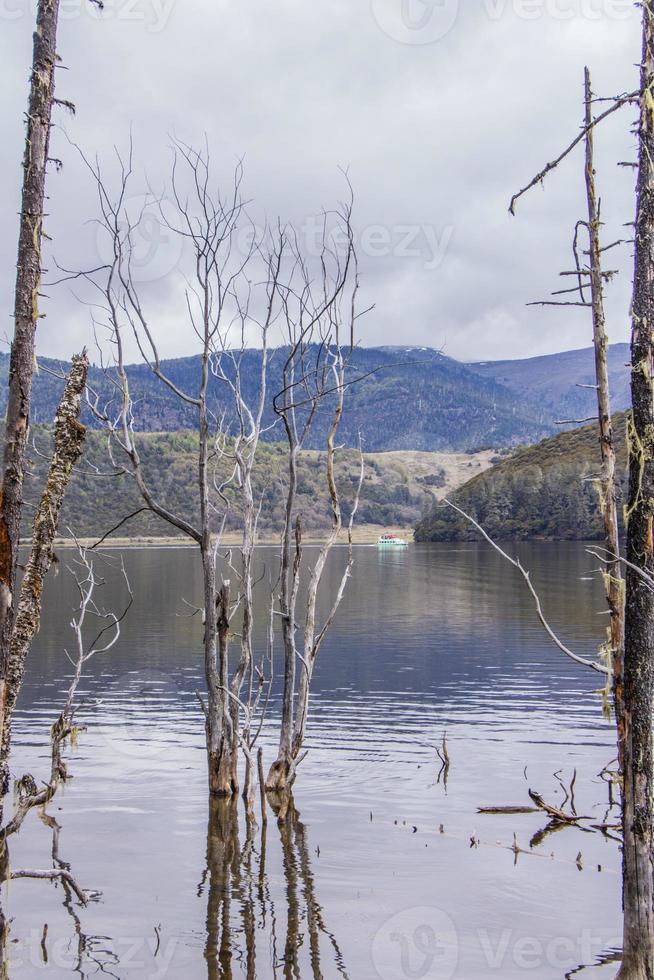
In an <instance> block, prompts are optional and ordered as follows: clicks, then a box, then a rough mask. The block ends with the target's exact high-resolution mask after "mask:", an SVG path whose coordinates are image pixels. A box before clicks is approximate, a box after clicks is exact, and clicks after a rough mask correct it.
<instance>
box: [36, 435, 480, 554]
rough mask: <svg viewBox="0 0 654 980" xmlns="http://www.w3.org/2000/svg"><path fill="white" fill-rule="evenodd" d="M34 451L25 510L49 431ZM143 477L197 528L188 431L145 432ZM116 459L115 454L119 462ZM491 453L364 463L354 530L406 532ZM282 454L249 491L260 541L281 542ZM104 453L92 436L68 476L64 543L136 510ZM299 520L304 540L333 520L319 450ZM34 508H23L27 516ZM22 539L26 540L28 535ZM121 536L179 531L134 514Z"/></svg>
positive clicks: (304, 459)
mask: <svg viewBox="0 0 654 980" xmlns="http://www.w3.org/2000/svg"><path fill="white" fill-rule="evenodd" d="M34 441H35V443H36V447H37V449H38V452H34V451H32V453H31V458H30V468H29V480H28V486H27V498H28V501H29V503H30V504H31V505H33V504H34V503H35V502H36V493H37V491H39V490H40V488H41V487H42V486H43V481H44V477H45V473H46V468H47V465H48V462H47V459H46V458H45V456H46V455H47V454H48V452H49V449H50V445H51V429H50V428H49V427H45V426H37V427H35V431H34ZM138 445H139V454H140V456H141V459H142V463H143V470H144V473H145V475H146V478H147V480H148V482H149V485H150V486H151V488H152V490H153V492H154V494H155V496H156V497H157V498H158V499H159V500H161V501H162V502H163V503H165V504H166V506H167V507H168V508H169V509H170V510H173V511H175V512H176V513H178V514H182V515H183V516H184V517H185V518H187V519H189V520H191V521H197V517H198V500H197V485H196V484H197V481H196V474H197V436H196V435H195V433H192V432H167V433H144V434H141V435H140V436H139V437H138ZM117 458H118V459H119V458H120V457H119V454H117ZM491 458H492V454H491V453H481V454H477V455H469V454H458V455H456V454H455V455H449V454H448V455H444V454H439V453H420V452H418V453H416V452H412V453H400V452H398V453H378V454H366V456H365V472H364V481H363V488H362V494H361V500H360V504H359V511H358V515H357V524H358V525H359V524H366V525H377V526H379V527H402V528H410V527H412V526H413V525H415V523H416V521H418V520H419V518H420V517H421V515H422V513H423V512H424V511H425V509H426V508H427V507H428V506H429V505H430V504H431V501H432V499H433V494H437V493H442V492H445V490H446V489H448V488H452V487H453V486H457V485H460V484H461V483H462V482H464V481H465V480H466V479H467V475H468V474H471V473H475V472H479V470H480V469H481V468H484V467H488V466H489V465H490V460H491ZM287 464H288V460H287V456H286V455H285V449H284V447H283V446H282V445H281V444H277V443H267V444H263V445H262V446H261V447H260V450H259V454H258V457H257V462H256V465H255V472H254V484H255V490H256V493H257V495H258V496H259V497H260V499H261V516H260V522H259V527H260V531H261V534H262V535H263V536H267V537H272V536H275V535H277V534H279V532H280V529H281V527H282V522H283V507H284V497H283V494H284V488H285V486H286V466H287ZM359 466H360V458H359V454H358V452H357V451H355V450H345V451H343V452H342V453H340V454H339V457H338V464H337V474H338V476H339V483H340V485H341V488H342V493H343V511H344V513H345V515H346V518H347V516H349V513H350V507H351V503H352V500H353V499H354V494H355V489H356V485H357V482H358V479H359ZM114 474H115V470H114V469H113V468H112V466H111V464H110V462H109V459H108V456H107V447H106V435H105V434H104V433H101V432H98V431H89V432H88V433H87V438H86V449H85V453H84V457H83V459H82V460H81V462H80V463H79V465H78V466H77V468H76V469H75V470H74V471H73V477H72V480H71V483H70V486H69V489H68V493H67V496H66V500H65V503H64V509H63V514H62V519H61V522H60V529H61V534H62V535H63V536H66V535H67V534H68V531H67V529H68V528H70V529H71V530H72V531H73V532H74V533H75V534H76V535H77V536H81V537H100V536H101V535H103V534H104V533H105V532H106V531H108V530H109V529H110V528H112V527H113V526H114V525H116V524H117V523H118V522H119V521H120V520H122V519H123V518H125V517H127V516H128V515H129V514H132V513H133V512H134V511H137V510H139V508H141V507H142V506H143V501H142V500H141V498H140V496H139V495H138V493H137V491H136V490H135V487H134V482H133V479H132V477H131V476H129V475H127V474H122V475H114ZM232 501H233V510H232V513H231V515H230V518H229V520H228V522H227V527H228V528H229V529H234V528H237V527H239V526H240V525H239V508H238V499H237V497H235V496H234V495H232ZM298 511H299V512H301V514H302V521H303V525H304V527H305V529H306V530H307V532H311V531H312V530H321V529H323V528H325V527H327V526H328V525H329V520H330V511H329V501H328V497H327V488H326V481H325V457H324V454H323V453H320V452H317V451H307V452H304V453H303V454H302V455H301V457H300V480H299V493H298ZM31 513H32V507H31V506H30V507H29V516H30V517H31ZM24 533H25V534H27V533H29V528H28V527H26V528H25V531H24ZM119 534H120V536H123V537H141V536H147V537H150V536H151V537H162V536H163V537H165V536H170V535H174V534H175V530H174V529H173V528H171V527H170V526H169V525H168V524H166V523H165V522H164V521H161V520H160V519H158V518H156V517H155V516H154V515H152V514H148V513H139V514H138V515H137V516H136V517H134V518H133V519H131V520H130V521H128V522H127V523H125V524H124V525H123V527H121V529H120V531H119Z"/></svg>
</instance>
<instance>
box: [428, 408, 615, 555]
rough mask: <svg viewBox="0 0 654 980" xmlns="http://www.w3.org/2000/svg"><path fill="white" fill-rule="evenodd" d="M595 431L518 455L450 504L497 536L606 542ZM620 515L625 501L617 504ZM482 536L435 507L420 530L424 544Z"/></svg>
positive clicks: (571, 434) (445, 508)
mask: <svg viewBox="0 0 654 980" xmlns="http://www.w3.org/2000/svg"><path fill="white" fill-rule="evenodd" d="M625 419H626V415H625V414H624V413H622V414H619V415H616V417H615V441H616V450H617V462H618V465H617V476H618V479H619V482H620V491H621V495H622V496H624V493H625V491H626V468H627V450H626V443H625ZM598 470H599V447H598V436H597V426H596V425H590V426H586V427H584V428H582V429H576V430H574V431H571V432H564V433H562V434H561V435H559V436H555V437H554V438H552V439H545V440H543V441H542V442H540V443H538V444H537V445H535V446H530V447H528V448H527V449H522V450H519V451H518V452H517V453H515V454H514V455H513V456H512V457H511V458H510V459H507V460H505V461H504V462H501V463H499V464H498V465H497V466H494V467H493V468H492V469H489V470H487V471H486V472H485V473H482V474H481V475H479V476H477V477H475V478H474V479H472V480H470V481H469V482H468V483H466V484H464V485H463V486H462V487H460V488H459V489H458V490H457V491H456V492H455V493H454V494H453V495H452V500H453V501H454V502H455V503H456V504H458V506H459V507H461V508H462V509H463V510H465V511H466V512H467V513H469V514H470V515H471V516H472V517H474V518H475V519H476V520H477V521H479V522H480V523H481V524H482V525H483V527H484V528H485V529H486V531H487V532H488V533H489V534H490V535H491V536H492V537H496V538H539V537H540V538H552V539H554V538H556V539H573V538H577V539H584V538H585V539H592V538H600V537H602V527H601V516H600V512H599V500H598V493H597V487H596V484H595V482H594V481H593V478H594V477H595V476H596V475H597V473H598ZM618 504H619V507H618V512H619V513H621V510H622V508H621V501H620V500H619V501H618ZM475 537H478V533H477V532H476V531H475V530H474V529H473V528H471V527H470V524H468V523H467V522H466V521H465V520H464V519H463V518H462V517H460V516H459V515H458V514H457V513H456V511H454V510H452V508H450V507H448V506H447V505H446V504H437V505H436V506H434V507H433V508H432V510H431V512H430V513H429V515H428V516H427V517H426V518H425V519H424V520H422V521H421V522H420V523H419V524H418V526H417V528H416V539H417V540H419V541H446V540H451V539H469V538H470V539H472V538H475Z"/></svg>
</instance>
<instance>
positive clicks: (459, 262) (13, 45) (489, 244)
mask: <svg viewBox="0 0 654 980" xmlns="http://www.w3.org/2000/svg"><path fill="white" fill-rule="evenodd" d="M32 29H33V0H0V35H1V36H0V57H1V59H2V61H1V63H2V66H3V68H2V70H3V75H4V78H3V86H2V103H1V111H2V119H1V124H2V133H3V140H2V142H1V143H0V168H1V171H2V172H1V175H0V214H1V217H2V226H1V227H2V239H1V242H2V244H1V248H2V253H1V256H0V258H1V260H2V261H1V262H0V270H1V271H0V309H1V311H2V315H3V320H4V323H5V328H4V330H3V336H4V335H5V334H9V332H10V329H11V319H10V312H11V308H12V303H13V277H14V267H15V250H16V234H17V218H16V213H17V210H18V202H19V188H20V177H21V172H20V159H21V155H22V149H23V113H24V110H25V105H26V98H27V83H28V74H29V63H30V57H31V32H32ZM59 51H60V54H61V57H62V59H63V63H64V65H65V66H66V68H67V69H68V70H66V71H60V72H59V73H58V95H59V96H60V97H61V98H67V99H71V100H72V101H74V102H75V104H76V106H77V115H76V117H75V118H71V117H70V116H66V115H65V114H64V113H63V112H62V111H61V110H58V112H57V122H58V126H59V127H61V128H63V130H65V132H66V133H67V135H68V138H69V139H70V140H73V141H74V142H75V143H77V144H79V146H80V147H81V148H82V149H83V150H84V151H85V152H86V153H87V154H89V155H94V154H96V153H97V154H98V155H99V156H100V158H101V159H109V155H110V154H111V151H112V147H113V146H114V145H118V146H121V147H125V146H126V143H127V140H128V137H129V132H130V127H131V129H132V133H133V138H134V146H135V156H136V162H137V166H136V170H137V175H136V179H135V182H134V186H133V191H134V192H135V193H144V192H145V191H146V189H147V180H149V181H150V184H151V186H152V187H153V188H155V189H156V190H157V192H162V193H164V194H165V181H166V173H167V170H168V167H169V163H170V149H169V147H170V137H171V135H175V136H177V137H179V138H181V139H183V140H186V141H187V142H190V143H196V144H197V143H199V142H201V141H202V140H203V138H204V134H206V135H207V138H208V141H209V145H210V148H211V151H212V155H213V158H214V160H215V161H216V164H217V170H218V171H219V172H220V173H222V174H228V173H229V172H230V170H231V169H232V168H233V166H234V164H235V161H236V160H237V159H238V158H239V157H241V156H243V157H244V160H245V187H246V191H247V196H248V197H249V198H251V199H252V200H253V201H254V207H255V208H256V209H257V213H258V214H260V215H264V214H265V215H266V216H267V217H268V218H276V217H277V216H280V217H281V218H282V219H284V220H291V221H293V222H295V223H297V224H298V225H299V226H302V225H303V224H305V223H306V222H307V220H309V219H310V216H311V215H313V214H315V213H316V212H318V211H319V210H320V209H321V208H323V207H330V206H332V205H333V204H334V203H335V202H336V201H337V200H338V199H339V197H342V196H343V191H344V187H343V177H342V175H341V173H340V172H339V168H340V167H346V168H348V171H349V176H350V180H351V182H352V184H353V186H354V190H355V194H356V205H355V226H356V233H357V240H358V244H359V253H360V260H361V272H362V286H363V292H364V297H363V301H364V302H365V303H366V304H367V303H375V310H374V311H373V313H371V314H370V315H368V317H367V318H366V320H365V323H364V324H363V325H362V329H361V339H362V341H363V342H364V343H365V344H382V343H383V344H392V343H403V344H416V345H429V346H433V347H439V348H442V349H443V350H444V351H445V353H447V354H450V355H452V356H453V357H457V358H460V359H463V360H465V359H473V358H474V359H477V358H479V359H490V358H504V357H525V356H529V355H532V354H538V353H548V352H552V351H556V350H562V349H569V348H574V347H581V346H587V345H588V344H589V343H590V323H589V319H588V313H587V311H586V310H583V309H579V310H577V309H574V308H570V309H567V310H549V309H545V310H542V309H534V308H531V309H527V308H526V307H525V303H526V302H528V301H529V300H532V299H540V298H542V297H544V296H545V295H546V294H547V293H548V292H549V290H550V289H555V288H560V285H559V284H560V280H558V271H559V269H561V268H569V267H570V260H569V251H570V240H571V233H572V226H573V224H574V221H575V220H576V219H577V218H578V217H582V216H583V208H584V198H583V170H582V156H581V151H579V152H577V154H576V155H575V156H574V157H572V158H570V159H569V160H568V161H567V162H566V164H565V165H564V166H563V167H562V168H561V169H560V170H559V171H558V172H557V173H555V174H554V175H553V176H551V177H550V178H549V179H548V181H547V183H546V189H545V190H544V191H543V190H541V189H540V188H538V189H536V190H535V191H533V192H532V194H531V195H530V196H529V197H527V198H526V199H524V200H523V202H522V203H521V205H520V206H519V208H518V216H517V218H511V217H510V216H509V215H508V213H507V203H508V199H509V197H510V196H511V193H512V192H513V191H515V190H517V189H518V188H519V187H521V186H522V185H523V184H524V183H526V181H527V180H528V179H529V178H530V177H531V176H532V174H533V173H535V172H536V171H537V170H539V169H540V167H541V166H542V165H543V164H544V163H545V162H546V161H547V160H549V159H551V158H552V157H553V156H554V155H555V154H556V152H557V150H558V149H559V148H560V147H562V146H563V145H564V144H565V143H566V142H567V141H568V140H569V139H570V138H571V137H572V135H574V133H575V131H576V128H577V127H578V125H579V122H580V118H581V111H582V110H581V102H580V100H581V94H582V72H583V66H584V64H586V63H587V64H588V65H589V66H590V68H591V70H592V72H593V82H594V89H595V91H596V92H597V93H598V94H599V95H610V94H614V93H617V92H623V91H629V90H631V89H633V88H635V87H636V86H637V69H636V66H635V63H636V62H637V61H638V58H639V11H638V8H637V7H635V6H633V5H632V4H631V2H629V0H460V2H457V0H322V2H320V3H318V2H316V0H274V2H271V0H265V2H264V0H106V3H105V11H104V14H103V15H101V16H99V15H98V14H97V12H96V11H95V10H94V9H93V8H92V7H90V6H89V5H88V4H87V2H86V0H62V18H61V28H60V40H59ZM633 115H634V113H633V110H632V109H631V108H626V109H623V110H621V111H620V113H618V114H616V115H614V116H613V117H612V118H611V119H610V120H609V121H608V122H607V123H606V124H605V125H603V127H602V129H601V131H600V132H598V135H597V154H598V171H599V181H600V189H601V192H602V199H603V216H604V219H605V221H606V224H607V228H606V230H605V235H606V240H608V239H609V238H610V239H611V240H613V239H615V238H618V237H621V236H622V235H623V234H624V229H622V227H621V226H622V224H623V223H624V222H627V221H631V220H632V218H633V174H632V173H631V171H629V170H626V169H625V168H618V167H617V162H618V161H620V160H629V159H634V145H635V142H634V138H633V136H632V135H631V133H630V124H631V121H632V119H633ZM61 128H60V129H59V130H58V131H57V132H56V134H55V136H54V145H53V148H52V153H53V155H54V156H57V157H61V158H62V159H63V160H64V164H65V166H64V170H63V172H62V173H59V174H56V173H54V172H52V173H51V174H50V178H49V193H50V202H49V210H50V217H49V219H48V221H47V224H46V230H47V232H48V234H49V235H51V236H52V239H53V241H52V243H51V244H50V245H49V253H50V265H51V268H52V258H53V257H54V259H56V261H58V262H59V263H60V264H61V265H63V266H67V267H71V268H80V267H84V266H88V265H89V264H93V263H94V262H95V261H96V259H97V257H98V245H97V234H96V231H95V229H94V227H93V225H92V223H90V221H89V219H91V218H93V216H94V214H95V199H94V190H93V187H92V185H91V182H90V180H89V178H88V176H87V174H86V173H85V171H84V167H83V166H82V164H81V162H80V160H79V158H78V156H77V154H76V151H75V150H74V149H73V148H72V147H71V146H70V145H69V143H68V142H67V140H66V138H65V136H64V134H63V132H62V129H61ZM146 175H147V180H146ZM155 231H156V229H155ZM144 234H146V236H147V235H150V237H151V238H154V239H155V240H154V242H153V241H147V242H145V244H144V248H145V252H144V254H145V255H146V256H147V262H146V268H145V271H144V279H145V280H146V282H147V285H146V287H145V289H146V293H147V299H148V303H149V309H150V316H151V319H152V320H153V322H155V323H157V324H158V331H159V336H160V340H161V347H162V351H163V352H164V353H165V354H166V355H168V356H176V355H180V354H185V353H190V352H192V350H193V343H192V339H191V338H190V337H189V336H188V334H187V333H186V331H185V329H184V324H183V323H180V322H178V320H177V318H176V316H172V315H171V313H170V310H171V303H170V302H169V298H170V295H171V292H174V289H175V285H174V283H175V269H176V265H177V263H178V260H179V256H178V255H177V254H176V248H177V246H176V243H175V242H172V241H171V240H170V239H169V238H168V240H165V236H164V240H163V241H162V240H161V236H158V235H156V234H154V233H152V232H151V231H146V232H144ZM155 244H156V245H157V247H156V248H155V247H154V245H155ZM151 246H152V247H151ZM611 264H612V266H614V267H615V268H620V269H621V270H622V274H621V276H620V277H619V278H618V280H617V281H616V282H615V283H614V284H613V285H612V286H611V289H610V297H609V313H610V319H609V331H610V335H611V339H612V340H625V339H626V338H627V335H628V305H629V280H630V264H631V256H630V252H629V248H627V249H626V250H625V251H624V252H623V253H622V255H621V256H620V255H618V253H617V251H616V252H615V253H613V257H612V262H611ZM48 293H49V296H50V299H49V300H47V301H44V310H45V312H46V313H47V318H46V319H45V320H43V321H42V323H41V325H40V328H39V351H40V353H41V354H44V355H46V354H47V355H53V356H62V357H68V356H70V354H71V353H72V352H73V351H74V350H76V349H78V348H79V347H80V346H81V345H82V344H83V343H85V342H89V339H90V329H89V315H88V311H87V310H86V309H85V308H84V307H83V306H82V305H81V304H80V303H79V301H78V300H77V299H76V298H75V295H74V294H73V292H72V291H71V290H70V288H68V287H67V286H60V287H57V288H55V289H50V290H48Z"/></svg>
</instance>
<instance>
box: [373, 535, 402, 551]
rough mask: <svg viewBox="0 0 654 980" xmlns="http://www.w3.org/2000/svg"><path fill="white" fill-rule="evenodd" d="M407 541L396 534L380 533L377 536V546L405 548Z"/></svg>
mask: <svg viewBox="0 0 654 980" xmlns="http://www.w3.org/2000/svg"><path fill="white" fill-rule="evenodd" d="M408 544H409V542H408V541H405V540H404V538H398V536H397V535H396V534H380V535H379V537H378V538H377V547H378V548H406V547H408Z"/></svg>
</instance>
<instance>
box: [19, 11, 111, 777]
mask: <svg viewBox="0 0 654 980" xmlns="http://www.w3.org/2000/svg"><path fill="white" fill-rule="evenodd" d="M90 2H91V3H95V4H96V6H98V7H102V3H101V2H100V0H90ZM58 17H59V0H39V2H38V7H37V12H36V30H35V32H34V43H33V53H32V72H31V79H30V94H29V103H28V109H27V133H26V137H25V152H24V157H23V186H22V200H21V209H20V228H19V237H18V261H17V271H16V288H15V299H14V336H13V341H12V344H11V358H10V363H9V391H8V401H7V413H6V421H5V433H4V450H3V463H2V467H3V469H2V494H0V731H1V732H2V741H3V745H4V742H5V741H6V739H5V733H6V731H7V728H8V724H9V722H8V721H6V720H5V714H6V713H9V714H10V713H11V705H10V704H9V703H8V701H9V700H10V699H11V698H12V696H13V694H12V680H11V677H10V676H9V673H10V670H11V667H10V659H11V652H10V647H11V644H12V642H13V640H12V632H13V628H14V619H15V617H16V614H17V603H16V602H15V593H16V588H17V567H18V546H19V543H20V528H21V518H22V513H23V484H24V478H25V467H26V446H27V438H28V430H29V420H30V404H31V397H32V373H33V371H34V361H35V337H36V327H37V323H38V321H39V319H40V318H41V316H42V315H43V314H41V313H40V312H39V298H40V287H41V275H42V271H43V257H42V253H41V244H42V240H43V219H44V209H45V184H46V174H47V169H48V164H50V163H53V162H54V163H55V164H58V163H59V161H52V160H51V159H50V156H49V153H50V129H51V125H52V110H53V107H54V106H55V105H57V104H59V105H63V106H64V107H65V108H67V109H69V110H73V109H74V106H73V105H72V103H70V102H61V101H60V100H58V99H56V98H55V69H56V67H57V50H56V48H57V25H58ZM5 763H6V760H4V759H0V766H4V768H5V769H6V766H5ZM6 789H7V781H6V774H5V773H4V772H3V773H0V790H2V791H3V792H6Z"/></svg>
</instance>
